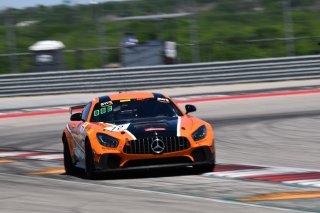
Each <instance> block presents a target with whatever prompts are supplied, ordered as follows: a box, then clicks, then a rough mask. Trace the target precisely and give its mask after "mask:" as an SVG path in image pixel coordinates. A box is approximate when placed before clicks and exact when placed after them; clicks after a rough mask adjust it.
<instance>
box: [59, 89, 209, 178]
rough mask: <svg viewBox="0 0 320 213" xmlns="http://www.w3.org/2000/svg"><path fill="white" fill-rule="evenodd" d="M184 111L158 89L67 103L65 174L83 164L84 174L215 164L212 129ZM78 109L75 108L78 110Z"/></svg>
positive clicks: (188, 108) (190, 108)
mask: <svg viewBox="0 0 320 213" xmlns="http://www.w3.org/2000/svg"><path fill="white" fill-rule="evenodd" d="M185 108H186V112H183V111H182V110H181V109H180V108H179V107H178V106H177V104H175V103H174V102H173V101H172V100H171V99H170V98H169V97H167V96H164V95H162V94H158V93H147V92H137V93H120V94H113V95H110V96H103V97H99V98H95V99H93V100H92V101H91V102H89V103H88V104H87V105H82V106H74V107H71V108H70V112H71V118H70V120H71V121H70V122H69V123H68V124H67V126H66V128H65V129H64V131H63V136H62V141H63V145H64V166H65V170H66V173H67V174H72V173H74V172H76V171H77V170H76V169H75V168H76V167H80V168H83V169H84V170H85V173H86V176H87V177H88V178H93V177H94V175H95V173H96V172H98V171H101V172H104V171H110V170H117V169H118V170H120V169H127V168H151V167H162V166H165V167H167V166H193V168H194V169H196V170H197V171H198V172H206V171H212V170H213V168H214V166H215V147H214V133H213V130H212V127H211V125H210V124H209V123H206V122H204V121H202V120H200V119H198V118H195V117H193V116H191V115H189V113H190V112H194V111H196V107H195V106H193V105H186V106H185ZM79 109H80V110H82V112H81V113H80V112H76V113H73V112H75V111H76V110H79Z"/></svg>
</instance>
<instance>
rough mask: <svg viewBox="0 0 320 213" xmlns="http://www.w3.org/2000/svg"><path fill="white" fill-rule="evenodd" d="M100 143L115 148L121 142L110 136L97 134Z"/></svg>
mask: <svg viewBox="0 0 320 213" xmlns="http://www.w3.org/2000/svg"><path fill="white" fill-rule="evenodd" d="M97 138H98V141H99V143H100V144H101V145H103V146H107V147H111V148H115V147H117V146H118V144H119V141H118V140H117V139H115V138H112V137H110V136H109V135H105V134H102V133H98V134H97Z"/></svg>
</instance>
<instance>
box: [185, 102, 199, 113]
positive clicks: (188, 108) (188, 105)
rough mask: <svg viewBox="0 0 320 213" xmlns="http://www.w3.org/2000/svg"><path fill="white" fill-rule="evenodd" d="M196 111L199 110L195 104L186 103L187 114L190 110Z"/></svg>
mask: <svg viewBox="0 0 320 213" xmlns="http://www.w3.org/2000/svg"><path fill="white" fill-rule="evenodd" d="M195 111H197V108H196V107H195V106H194V105H190V104H187V105H186V114H188V113H189V112H195Z"/></svg>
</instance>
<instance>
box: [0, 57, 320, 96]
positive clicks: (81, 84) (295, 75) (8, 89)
mask: <svg viewBox="0 0 320 213" xmlns="http://www.w3.org/2000/svg"><path fill="white" fill-rule="evenodd" d="M314 78H320V56H319V55H311V56H301V57H283V58H269V59H256V60H237V61H229V62H213V63H212V62H211V63H194V64H182V65H166V66H148V67H134V68H117V69H91V70H74V71H59V72H45V73H26V74H6V75H1V76H0V97H9V96H26V95H49V94H65V93H84V92H109V91H114V92H117V91H126V90H150V89H156V88H169V87H190V86H200V85H219V84H235V83H253V82H266V81H283V80H299V79H314Z"/></svg>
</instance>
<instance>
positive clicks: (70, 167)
mask: <svg viewBox="0 0 320 213" xmlns="http://www.w3.org/2000/svg"><path fill="white" fill-rule="evenodd" d="M63 159H64V160H63V161H64V169H65V171H66V174H67V175H73V174H74V173H75V170H76V168H75V165H74V164H73V162H72V157H71V154H70V149H69V145H68V142H67V140H66V138H63Z"/></svg>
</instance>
